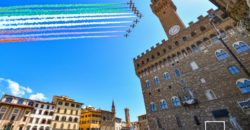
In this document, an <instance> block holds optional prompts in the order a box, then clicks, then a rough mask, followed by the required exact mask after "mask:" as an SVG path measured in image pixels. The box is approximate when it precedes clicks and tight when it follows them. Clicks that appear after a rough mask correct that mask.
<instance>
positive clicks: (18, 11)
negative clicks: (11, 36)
mask: <svg viewBox="0 0 250 130" xmlns="http://www.w3.org/2000/svg"><path fill="white" fill-rule="evenodd" d="M112 9H114V10H124V9H126V8H78V9H77V8H74V9H56V10H52V9H48V10H43V9H41V10H33V9H21V10H1V9H0V13H26V12H27V13H29V12H45V13H47V12H61V11H63V12H66V11H70V12H73V11H96V10H99V11H105V10H107V11H109V10H112Z"/></svg>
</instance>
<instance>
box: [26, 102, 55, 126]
mask: <svg viewBox="0 0 250 130" xmlns="http://www.w3.org/2000/svg"><path fill="white" fill-rule="evenodd" d="M33 106H34V109H33V110H32V113H31V114H30V117H29V123H28V126H27V130H52V129H51V122H52V119H53V115H54V109H55V106H54V104H52V103H49V102H41V101H34V105H33Z"/></svg>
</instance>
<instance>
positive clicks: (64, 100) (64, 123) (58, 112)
mask: <svg viewBox="0 0 250 130" xmlns="http://www.w3.org/2000/svg"><path fill="white" fill-rule="evenodd" d="M52 103H53V104H55V112H54V115H53V119H52V123H51V127H52V129H53V130H79V124H80V114H81V106H82V105H83V104H82V103H79V102H76V101H75V100H73V99H71V98H69V97H66V96H54V97H53V100H52Z"/></svg>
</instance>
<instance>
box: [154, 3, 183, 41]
mask: <svg viewBox="0 0 250 130" xmlns="http://www.w3.org/2000/svg"><path fill="white" fill-rule="evenodd" d="M150 6H151V8H152V11H153V12H154V14H155V15H156V16H157V17H158V18H159V19H160V22H161V24H162V26H163V28H164V30H165V32H166V34H167V36H168V38H169V39H171V37H173V36H175V35H176V34H178V33H179V32H180V31H181V30H183V29H185V28H186V27H185V25H184V24H183V22H182V20H181V19H180V17H179V16H178V14H177V13H176V9H177V8H176V6H175V5H174V3H173V2H172V0H151V5H150Z"/></svg>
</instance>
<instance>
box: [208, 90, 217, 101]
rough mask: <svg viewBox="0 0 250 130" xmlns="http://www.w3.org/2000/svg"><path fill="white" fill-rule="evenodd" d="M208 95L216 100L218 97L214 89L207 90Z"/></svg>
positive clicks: (210, 98) (209, 98)
mask: <svg viewBox="0 0 250 130" xmlns="http://www.w3.org/2000/svg"><path fill="white" fill-rule="evenodd" d="M206 96H207V99H208V100H214V99H217V97H216V96H215V94H214V92H213V91H212V90H207V91H206Z"/></svg>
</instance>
